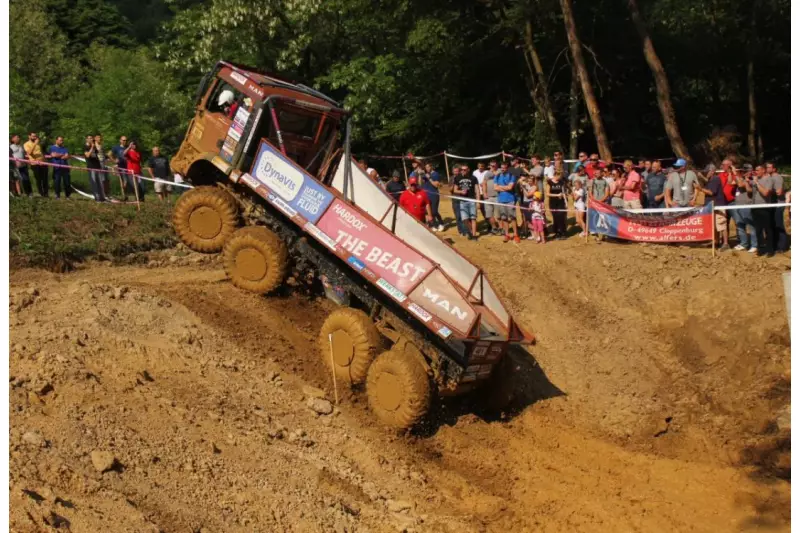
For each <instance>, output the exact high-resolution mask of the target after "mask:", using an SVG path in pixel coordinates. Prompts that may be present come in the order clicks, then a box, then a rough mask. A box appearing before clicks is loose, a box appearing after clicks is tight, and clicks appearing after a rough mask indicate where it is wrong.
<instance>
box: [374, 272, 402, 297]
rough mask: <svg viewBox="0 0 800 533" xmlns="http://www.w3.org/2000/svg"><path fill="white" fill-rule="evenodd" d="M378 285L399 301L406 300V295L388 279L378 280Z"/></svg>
mask: <svg viewBox="0 0 800 533" xmlns="http://www.w3.org/2000/svg"><path fill="white" fill-rule="evenodd" d="M377 285H378V287H380V288H381V289H383V290H384V291H386V292H387V293H388V294H389V296H391V297H392V298H394V299H395V300H397V301H398V302H404V301H405V300H406V295H405V294H403V293H402V292H400V290H399V289H397V287H395V286H394V285H392V284H391V283H389V282H388V281H386V280H385V279H383V278H381V279H379V280H378V283H377Z"/></svg>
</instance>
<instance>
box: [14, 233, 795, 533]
mask: <svg viewBox="0 0 800 533" xmlns="http://www.w3.org/2000/svg"><path fill="white" fill-rule="evenodd" d="M456 246H457V247H459V248H461V249H463V250H464V251H465V252H466V253H467V254H469V255H471V256H472V257H474V258H475V260H476V261H478V262H480V263H481V264H483V265H484V266H485V267H486V268H487V270H488V271H489V273H490V275H491V276H492V280H493V281H494V282H495V284H496V285H497V286H498V288H499V289H500V290H501V292H503V293H504V294H506V295H507V298H508V300H509V302H510V304H511V305H512V306H513V308H514V310H515V312H516V314H517V315H518V317H519V318H520V320H521V322H522V323H523V324H524V325H526V326H527V327H528V328H529V329H530V330H531V331H533V332H534V333H535V334H536V335H537V337H538V338H539V344H538V345H537V346H536V347H534V348H533V349H532V350H531V352H532V354H533V356H534V357H535V360H534V359H532V358H531V357H530V356H524V357H522V358H520V359H519V363H520V364H519V366H520V370H519V375H518V379H519V380H520V382H521V383H522V384H523V388H522V391H521V395H520V400H519V404H518V406H517V407H518V409H517V411H516V412H515V413H513V414H512V415H510V416H509V417H507V418H504V419H502V420H494V421H488V420H483V419H481V418H479V417H478V416H476V415H474V414H471V411H470V407H469V405H468V404H467V403H466V402H458V401H457V402H451V403H449V404H445V405H440V406H437V413H436V416H435V417H434V421H435V422H434V423H433V424H431V426H429V427H426V428H423V429H422V430H420V431H418V432H416V433H414V434H412V435H407V436H402V437H398V436H395V435H393V434H391V433H389V432H386V431H385V430H384V429H382V428H381V427H380V426H378V425H377V424H376V423H375V422H374V421H373V420H372V417H371V416H370V414H369V412H368V410H367V409H366V405H365V403H366V402H365V401H364V400H363V398H361V397H360V396H357V395H356V396H352V397H351V396H349V395H345V401H344V402H343V403H342V404H341V405H340V406H339V407H338V408H335V409H334V411H333V412H332V413H331V414H317V413H316V412H315V411H314V410H312V408H310V407H309V402H311V404H312V405H313V406H314V407H315V408H317V410H319V411H322V412H325V411H326V410H327V409H326V408H327V407H328V405H327V404H326V402H324V401H322V402H320V401H317V402H316V403H314V400H313V398H315V397H318V396H326V397H327V398H328V399H331V398H332V397H333V394H332V387H331V384H330V383H329V381H328V379H327V376H326V375H325V374H324V372H322V371H321V370H320V365H319V364H318V363H317V357H318V354H317V350H316V345H315V342H316V334H317V329H318V327H319V325H320V324H321V322H322V320H323V318H324V316H325V315H326V313H327V312H329V311H330V309H331V304H329V303H328V302H326V301H319V300H310V299H308V298H306V297H304V296H301V295H293V294H286V295H282V296H274V297H270V298H262V297H259V296H255V295H250V294H246V293H243V292H241V291H238V290H237V289H235V288H234V287H233V286H232V285H231V284H230V283H229V282H227V281H226V280H225V276H224V273H223V272H222V270H221V268H220V266H219V264H218V263H217V262H216V261H215V260H213V259H212V260H210V261H209V260H207V259H204V258H201V257H197V256H189V257H181V258H178V257H176V256H174V257H175V258H172V259H170V258H169V256H164V257H160V256H156V260H155V261H154V262H152V263H151V264H150V265H149V266H148V267H145V266H142V265H139V266H126V267H110V266H105V265H100V264H95V265H91V266H88V267H87V268H85V269H81V270H80V271H78V272H75V273H72V274H67V275H56V274H50V273H45V272H41V271H30V270H26V271H17V272H15V273H12V277H11V301H10V302H9V306H10V307H9V308H10V311H11V344H10V347H11V354H10V372H11V377H12V379H11V383H10V392H9V394H10V400H11V406H10V407H11V412H10V418H11V432H10V441H11V450H10V470H11V479H10V496H11V521H12V527H13V528H15V530H16V531H42V530H48V529H50V528H55V527H57V526H60V527H61V528H65V527H69V529H70V530H72V531H85V532H96V531H101V530H106V531H126V532H127V531H130V532H134V531H135V532H139V531H165V532H172V531H175V532H177V531H181V532H183V531H204V532H223V531H225V532H228V531H300V532H306V531H308V532H311V531H320V532H322V531H326V532H327V531H373V532H384V531H387V532H388V531H403V530H406V531H418V532H421V531H432V532H454V533H455V532H495V531H496V532H501V531H503V532H505V531H531V532H532V531H676V530H677V531H708V532H718V531H787V530H788V528H789V495H790V485H789V482H788V481H786V480H784V478H787V477H788V463H785V461H786V460H787V458H788V441H787V440H786V435H787V430H786V429H785V427H784V423H785V422H784V421H783V420H782V419H781V418H780V415H781V413H782V409H783V408H784V406H785V405H786V403H787V402H788V391H789V383H788V376H784V374H785V371H786V370H787V369H788V368H789V336H788V326H787V323H786V318H785V311H784V308H783V299H782V292H781V290H782V289H781V285H780V283H781V282H780V276H779V274H780V272H781V271H783V270H785V269H786V268H788V264H789V259H788V257H781V258H777V259H775V260H773V261H764V260H761V259H756V258H752V257H739V256H736V257H732V256H728V257H725V258H722V259H717V260H712V259H711V258H710V254H709V253H708V252H707V251H705V250H690V249H687V248H664V247H659V248H655V247H649V246H639V245H635V246H624V245H612V244H590V245H584V244H583V243H582V242H580V241H577V240H574V239H573V240H571V241H567V242H560V243H554V244H552V245H547V246H535V245H528V243H524V244H522V245H519V246H515V245H513V244H506V245H504V244H502V243H500V242H499V241H497V240H490V239H486V240H485V241H483V242H478V243H467V242H465V241H461V240H458V241H457V243H456ZM743 273H744V275H743ZM667 277H669V278H670V279H669V280H668V279H665V278H667ZM756 282H758V283H756ZM518 357H519V356H518ZM537 362H538V365H537ZM535 400H538V401H535ZM667 419H669V420H670V422H669V423H668V422H666V420H667ZM781 428H783V429H781ZM92 452H95V453H94V454H92ZM97 452H110V455H111V456H113V458H114V459H115V461H114V462H113V463H111V462H108V461H107V463H106V464H102V463H103V460H104V459H105V460H108V457H103V454H102V453H97ZM93 459H94V461H93ZM94 463H97V466H95V464H94ZM106 467H109V469H108V470H105V471H103V472H101V471H98V468H99V469H101V470H104V469H105V468H106Z"/></svg>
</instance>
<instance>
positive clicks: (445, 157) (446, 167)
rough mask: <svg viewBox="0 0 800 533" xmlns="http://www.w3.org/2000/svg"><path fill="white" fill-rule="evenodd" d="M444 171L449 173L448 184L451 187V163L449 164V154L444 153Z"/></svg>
mask: <svg viewBox="0 0 800 533" xmlns="http://www.w3.org/2000/svg"><path fill="white" fill-rule="evenodd" d="M444 169H445V171H446V172H447V184H448V185H450V184H451V182H450V163H448V162H447V152H445V153H444Z"/></svg>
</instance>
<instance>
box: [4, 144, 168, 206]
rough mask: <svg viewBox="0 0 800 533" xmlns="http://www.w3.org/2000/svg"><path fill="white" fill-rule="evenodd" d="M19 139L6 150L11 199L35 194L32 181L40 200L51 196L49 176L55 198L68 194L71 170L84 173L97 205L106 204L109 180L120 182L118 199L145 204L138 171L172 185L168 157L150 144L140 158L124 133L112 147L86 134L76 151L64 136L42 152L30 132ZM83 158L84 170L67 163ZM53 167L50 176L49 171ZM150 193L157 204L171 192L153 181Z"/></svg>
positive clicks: (42, 147) (109, 185)
mask: <svg viewBox="0 0 800 533" xmlns="http://www.w3.org/2000/svg"><path fill="white" fill-rule="evenodd" d="M20 142H21V140H20V136H19V135H17V134H14V135H12V136H11V144H10V147H9V167H10V169H9V170H10V182H9V185H10V192H11V194H12V195H14V196H23V195H25V196H28V197H31V196H33V186H32V184H31V177H32V178H33V180H34V181H35V182H36V192H37V193H38V195H39V196H41V197H49V196H50V176H51V175H52V183H53V191H54V192H55V197H56V198H57V199H60V198H61V197H62V196H61V195H62V194H63V195H64V198H69V197H70V196H71V195H72V189H73V186H72V176H71V174H72V171H73V170H80V171H85V172H87V173H88V178H89V187H90V188H91V196H92V197H93V198H94V200H95V201H97V202H106V201H110V199H111V198H110V193H111V179H113V177H114V176H115V177H116V178H117V179H119V182H120V189H121V190H122V200H123V201H128V200H129V199H130V198H132V197H134V198H135V199H136V200H137V201H144V199H145V193H146V187H145V181H144V180H142V179H141V178H140V177H139V176H141V174H142V168H143V165H144V168H146V169H148V172H149V174H150V175H151V176H152V177H153V178H157V179H160V180H163V181H172V173H171V172H170V166H169V159H168V158H167V157H166V156H164V155H163V154H162V153H161V150H160V148H159V147H158V146H153V147H152V148H151V150H150V155H149V157H147V159H146V160H143V157H144V156H143V153H142V150H141V148H140V147H139V145H138V143H137V142H136V141H135V140H130V142H129V141H128V137H127V136H126V135H123V136H121V137H120V138H119V143H118V144H116V145H115V146H112V147H111V148H110V149H109V148H106V147H105V146H104V145H103V136H102V135H99V134H97V135H87V136H86V138H85V140H84V144H83V147H82V148H81V149H79V150H76V151H75V152H73V151H71V150H69V149H68V148H67V147H66V146H64V137H61V136H58V137H56V138H55V141H54V142H53V144H51V145H50V146H49V147H47V148H45V146H44V145H43V144H42V143H41V141H40V139H39V136H38V134H37V133H35V132H31V133H29V134H28V140H27V141H26V142H25V143H22V144H20ZM76 159H82V160H83V161H85V164H86V168H83V167H76V166H74V164H70V161H71V160H76ZM51 169H52V172H51ZM153 188H154V191H155V193H156V194H157V195H158V199H159V200H165V199H166V196H167V193H170V192H172V185H170V184H169V183H162V182H159V181H155V182H154V187H153Z"/></svg>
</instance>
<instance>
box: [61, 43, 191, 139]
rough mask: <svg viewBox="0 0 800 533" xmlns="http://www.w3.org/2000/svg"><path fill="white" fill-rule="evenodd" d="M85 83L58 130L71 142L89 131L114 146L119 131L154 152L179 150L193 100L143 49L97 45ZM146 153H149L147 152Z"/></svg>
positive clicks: (66, 105)
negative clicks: (123, 48)
mask: <svg viewBox="0 0 800 533" xmlns="http://www.w3.org/2000/svg"><path fill="white" fill-rule="evenodd" d="M88 58H89V60H90V71H89V74H88V76H87V78H88V79H87V84H86V87H85V88H83V89H82V90H80V91H76V92H75V93H74V94H73V95H71V96H70V97H69V98H68V99H67V100H66V102H65V103H64V109H63V111H62V112H61V113H60V116H59V120H58V131H59V132H60V134H62V135H64V137H65V138H66V139H67V141H68V142H69V143H70V145H71V146H80V145H81V142H82V140H83V138H84V137H85V136H86V134H88V133H92V132H99V133H102V134H103V135H104V138H105V144H106V145H107V146H108V147H109V148H110V147H111V146H112V145H113V144H114V141H115V140H116V139H117V138H119V136H120V135H127V136H128V138H129V139H136V140H138V141H139V145H140V148H141V149H142V150H144V151H149V149H150V147H152V146H155V145H160V146H163V147H164V149H165V151H166V152H171V151H173V150H175V149H177V147H178V145H179V144H180V141H181V139H182V137H183V134H184V132H185V131H186V123H187V121H188V118H189V117H190V111H191V99H190V97H189V96H188V95H187V94H185V93H181V92H179V91H178V90H177V88H176V86H175V83H174V82H173V81H172V79H171V76H170V74H169V72H168V71H167V70H166V68H165V67H164V66H163V65H162V64H161V63H159V62H157V61H155V60H154V59H153V58H151V57H150V56H149V54H148V52H147V51H146V50H144V49H139V50H121V49H116V48H105V47H99V46H97V47H93V48H92V49H91V50H90V51H89V53H88ZM145 153H146V152H145Z"/></svg>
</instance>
